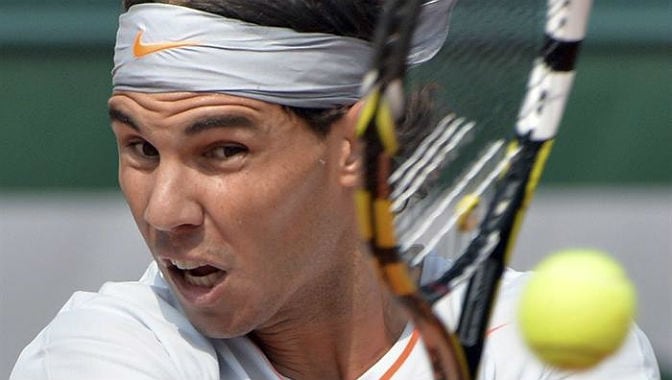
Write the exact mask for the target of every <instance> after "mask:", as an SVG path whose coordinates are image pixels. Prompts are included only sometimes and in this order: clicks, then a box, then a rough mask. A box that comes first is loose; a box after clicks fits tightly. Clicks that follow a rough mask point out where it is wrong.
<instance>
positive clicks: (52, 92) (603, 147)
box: [0, 0, 672, 379]
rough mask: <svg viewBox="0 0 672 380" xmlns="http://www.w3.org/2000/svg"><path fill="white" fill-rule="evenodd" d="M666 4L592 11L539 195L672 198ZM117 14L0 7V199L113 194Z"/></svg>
mask: <svg viewBox="0 0 672 380" xmlns="http://www.w3.org/2000/svg"><path fill="white" fill-rule="evenodd" d="M671 4H672V3H671V2H670V1H669V0H642V1H638V2H634V1H625V0H611V1H606V0H602V1H599V0H598V1H596V4H595V8H594V11H593V16H592V19H591V26H590V29H589V37H588V40H587V41H586V43H585V45H584V50H583V53H582V56H581V59H580V62H579V76H578V79H577V82H576V86H575V88H574V90H573V91H574V92H573V95H572V97H571V100H570V102H569V104H568V111H567V114H566V115H565V118H564V122H563V127H562V128H561V130H560V131H561V132H560V138H559V139H558V141H557V144H556V147H555V150H554V153H553V159H552V160H550V162H549V165H548V168H547V171H546V172H545V174H544V177H543V183H542V185H543V186H544V187H548V188H552V187H555V186H562V187H567V186H569V187H583V186H610V187H619V188H622V187H637V188H662V189H666V190H664V191H668V190H669V189H671V188H672V153H671V152H672V148H670V147H671V146H672V12H671ZM119 9H120V6H119V2H118V1H117V0H69V1H57V0H0V128H1V131H2V138H0V197H2V196H3V193H7V194H9V193H11V194H17V193H18V194H23V193H26V194H27V193H31V194H34V193H41V194H49V193H51V192H63V191H72V190H75V191H91V190H95V191H98V190H102V191H106V190H112V191H114V190H115V189H116V188H117V184H116V160H115V158H114V157H115V156H116V148H115V145H114V141H113V138H112V133H111V131H110V129H109V125H108V124H109V123H108V120H107V112H106V101H107V98H108V96H109V94H110V91H111V84H110V75H109V73H110V70H111V68H112V48H113V43H114V37H115V33H116V25H117V16H118V13H119ZM671 199H672V198H671ZM0 218H2V214H1V213H0ZM670 218H671V219H672V215H671V216H670ZM670 233H671V234H672V231H670ZM668 253H669V252H668ZM3 254H4V252H3ZM668 323H669V324H672V321H668ZM12 355H14V353H12ZM666 355H669V352H668V353H667V354H666ZM660 359H661V361H662V362H663V364H665V365H667V366H668V367H669V366H670V365H672V358H669V357H664V358H660ZM1 370H2V368H0V374H1V373H2V371H1ZM668 372H669V370H668ZM665 378H667V379H672V377H670V375H669V374H668V375H667V376H666V377H665Z"/></svg>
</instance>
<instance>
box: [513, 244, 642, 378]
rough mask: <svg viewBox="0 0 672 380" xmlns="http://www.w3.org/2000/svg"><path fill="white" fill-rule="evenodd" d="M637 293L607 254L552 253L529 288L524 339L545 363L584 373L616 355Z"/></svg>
mask: <svg viewBox="0 0 672 380" xmlns="http://www.w3.org/2000/svg"><path fill="white" fill-rule="evenodd" d="M635 303H636V301H635V290H634V288H633V285H632V284H631V282H630V280H629V279H628V278H627V276H626V274H625V272H624V270H623V269H622V268H621V266H620V265H619V264H618V263H616V261H614V260H613V259H611V258H610V257H609V256H608V255H607V254H606V253H604V252H600V251H595V250H585V249H583V250H582V249H575V250H565V251H560V252H558V253H555V254H552V255H550V256H549V257H547V258H546V259H545V260H543V261H542V262H541V263H540V264H539V266H538V267H537V268H536V269H535V271H534V272H533V274H532V275H531V278H530V279H529V282H528V283H527V284H526V286H525V289H524V290H523V293H522V296H521V300H520V306H519V310H518V319H519V324H520V329H521V331H522V335H523V338H524V340H525V342H526V343H527V345H528V346H529V347H530V348H531V350H532V351H533V352H534V353H535V354H536V355H537V356H538V357H539V358H540V359H541V360H542V361H544V362H546V363H547V364H549V365H552V366H554V367H557V368H561V369H568V370H582V369H587V368H590V367H592V366H594V365H597V364H598V363H599V362H600V361H601V360H602V359H604V358H606V357H607V356H609V355H610V354H612V353H613V352H614V351H616V350H617V349H618V348H619V347H620V346H621V344H622V343H623V340H624V338H625V336H626V334H627V332H628V330H629V328H630V325H631V324H632V320H633V317H634V313H635Z"/></svg>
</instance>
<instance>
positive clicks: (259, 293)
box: [109, 92, 357, 337]
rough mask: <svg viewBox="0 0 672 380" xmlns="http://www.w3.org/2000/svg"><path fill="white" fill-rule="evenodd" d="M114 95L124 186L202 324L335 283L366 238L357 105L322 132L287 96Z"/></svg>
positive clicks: (269, 318) (251, 325)
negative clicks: (358, 216)
mask: <svg viewBox="0 0 672 380" xmlns="http://www.w3.org/2000/svg"><path fill="white" fill-rule="evenodd" d="M109 105H110V114H111V116H112V129H113V131H114V134H115V136H116V139H117V143H118V147H119V182H120V185H121V189H122V191H123V193H124V195H125V197H126V199H127V201H128V204H129V205H130V209H131V212H132V213H133V217H134V218H135V221H136V223H137V225H138V227H139V229H140V231H141V233H142V235H143V237H144V238H145V241H146V242H147V244H148V246H149V248H150V250H151V252H152V255H153V256H154V259H155V260H156V262H157V263H158V265H159V268H160V269H161V271H162V273H163V275H164V276H165V278H166V280H167V282H168V283H169V284H170V286H171V287H172V288H173V290H174V292H175V294H176V296H177V298H178V300H179V302H180V303H181V305H182V307H183V308H184V310H185V312H186V314H187V316H188V317H189V318H190V320H191V321H192V322H193V323H194V325H196V326H197V327H198V328H199V329H200V330H201V331H203V332H204V333H206V334H207V335H210V336H213V337H231V336H238V335H242V334H245V333H248V332H250V331H251V330H254V329H260V328H264V327H270V326H273V325H274V324H281V323H283V321H286V320H291V318H293V316H294V314H296V315H300V314H301V313H305V312H306V310H309V309H308V308H309V307H310V305H311V304H312V303H314V302H315V301H316V300H317V299H319V298H320V297H322V298H323V297H324V296H325V295H323V294H322V292H324V291H325V289H327V290H328V289H334V290H336V286H337V284H338V283H339V281H338V280H342V278H340V276H342V275H343V274H344V273H345V272H347V270H348V269H347V267H348V264H347V263H348V261H349V259H348V256H349V255H350V254H351V253H352V250H354V249H356V246H357V238H356V233H355V226H353V224H354V216H353V206H352V198H351V196H352V190H353V187H354V186H355V185H356V181H357V173H356V169H355V166H356V165H355V164H353V162H354V161H355V160H353V157H354V153H353V146H352V144H351V142H352V140H351V139H350V132H349V131H350V129H349V128H348V125H350V123H349V121H350V118H349V116H348V115H346V117H345V118H344V119H342V120H341V121H339V122H337V123H336V125H334V128H333V130H332V132H330V133H329V135H327V136H326V137H320V136H317V135H316V134H315V133H314V132H312V131H311V130H310V129H309V127H308V126H307V125H306V123H305V122H304V121H302V120H301V119H299V118H297V117H296V116H294V115H292V114H290V113H288V112H286V111H285V110H284V109H282V108H281V107H280V106H277V105H273V104H269V103H265V102H260V101H255V100H250V99H246V98H240V97H235V96H228V95H222V94H193V93H167V94H143V93H134V92H123V93H116V94H114V95H113V96H112V97H111V99H110V101H109ZM340 282H342V281H340Z"/></svg>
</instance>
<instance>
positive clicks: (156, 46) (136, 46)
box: [133, 30, 196, 58]
mask: <svg viewBox="0 0 672 380" xmlns="http://www.w3.org/2000/svg"><path fill="white" fill-rule="evenodd" d="M143 33H144V30H139V31H138V33H137V34H136V35H135V40H133V56H135V58H142V57H144V56H146V55H149V54H153V53H156V52H159V51H163V50H169V49H176V48H180V47H184V46H194V45H196V43H195V42H191V41H182V42H159V43H143V42H142V35H143Z"/></svg>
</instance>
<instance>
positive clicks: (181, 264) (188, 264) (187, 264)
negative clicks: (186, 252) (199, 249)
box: [170, 260, 207, 270]
mask: <svg viewBox="0 0 672 380" xmlns="http://www.w3.org/2000/svg"><path fill="white" fill-rule="evenodd" d="M170 262H171V263H172V264H173V265H175V266H176V267H177V268H178V269H182V270H190V269H196V268H198V267H202V266H204V265H207V264H206V263H201V262H198V261H187V260H170Z"/></svg>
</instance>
